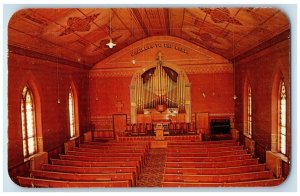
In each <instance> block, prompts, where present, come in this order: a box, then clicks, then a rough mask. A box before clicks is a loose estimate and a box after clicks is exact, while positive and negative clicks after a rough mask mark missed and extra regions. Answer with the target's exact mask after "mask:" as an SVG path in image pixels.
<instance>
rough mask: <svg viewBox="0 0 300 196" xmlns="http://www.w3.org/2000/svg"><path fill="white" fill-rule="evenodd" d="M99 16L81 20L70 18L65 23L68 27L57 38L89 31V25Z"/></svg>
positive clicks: (94, 15)
mask: <svg viewBox="0 0 300 196" xmlns="http://www.w3.org/2000/svg"><path fill="white" fill-rule="evenodd" d="M99 15H100V14H93V15H91V16H88V17H86V18H83V19H82V18H79V17H70V18H69V19H68V22H67V25H68V27H67V28H66V29H65V30H64V31H63V32H62V33H61V34H60V35H59V36H63V35H68V34H70V33H74V32H76V31H79V32H83V31H89V30H90V29H91V25H90V23H91V22H93V21H94V20H95V19H96V18H97V17H98V16H99Z"/></svg>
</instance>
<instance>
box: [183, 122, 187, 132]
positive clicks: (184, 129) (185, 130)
mask: <svg viewBox="0 0 300 196" xmlns="http://www.w3.org/2000/svg"><path fill="white" fill-rule="evenodd" d="M187 132H188V123H185V122H184V123H182V133H183V134H187Z"/></svg>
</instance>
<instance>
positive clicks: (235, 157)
mask: <svg viewBox="0 0 300 196" xmlns="http://www.w3.org/2000/svg"><path fill="white" fill-rule="evenodd" d="M251 157H252V155H251V154H242V155H231V156H219V157H167V158H166V161H167V162H223V161H233V160H243V159H250V158H251Z"/></svg>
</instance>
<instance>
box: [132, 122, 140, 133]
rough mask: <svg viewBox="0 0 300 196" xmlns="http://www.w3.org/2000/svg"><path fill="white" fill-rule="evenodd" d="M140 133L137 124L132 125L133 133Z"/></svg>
mask: <svg viewBox="0 0 300 196" xmlns="http://www.w3.org/2000/svg"><path fill="white" fill-rule="evenodd" d="M138 134H139V130H138V127H137V125H136V124H133V125H132V132H131V135H138Z"/></svg>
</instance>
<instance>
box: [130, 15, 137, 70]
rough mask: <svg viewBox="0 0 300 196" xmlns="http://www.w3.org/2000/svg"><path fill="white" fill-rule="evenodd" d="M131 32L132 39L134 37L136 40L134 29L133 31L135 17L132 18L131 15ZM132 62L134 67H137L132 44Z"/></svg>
mask: <svg viewBox="0 0 300 196" xmlns="http://www.w3.org/2000/svg"><path fill="white" fill-rule="evenodd" d="M131 32H132V37H133V39H134V29H133V17H132V14H131ZM131 56H132V60H131V63H132V64H133V65H135V63H136V62H135V58H134V51H133V44H132V55H131Z"/></svg>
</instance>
